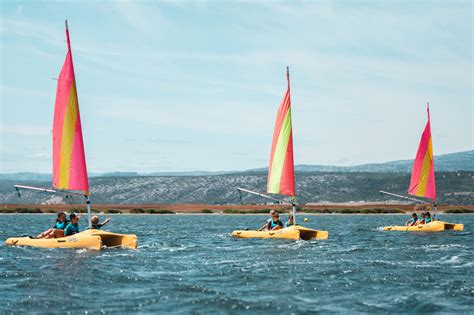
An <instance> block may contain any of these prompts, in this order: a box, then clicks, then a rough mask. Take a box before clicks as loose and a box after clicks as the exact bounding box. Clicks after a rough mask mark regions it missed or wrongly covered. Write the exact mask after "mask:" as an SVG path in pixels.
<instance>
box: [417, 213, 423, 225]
mask: <svg viewBox="0 0 474 315" xmlns="http://www.w3.org/2000/svg"><path fill="white" fill-rule="evenodd" d="M420 224H425V213H424V212H422V213H421V214H420V218H419V219H418V221H417V222H416V223H415V225H420Z"/></svg>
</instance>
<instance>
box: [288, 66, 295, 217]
mask: <svg viewBox="0 0 474 315" xmlns="http://www.w3.org/2000/svg"><path fill="white" fill-rule="evenodd" d="M286 81H287V83H288V99H291V98H290V67H288V66H286ZM292 129H293V126H292ZM292 133H293V130H292ZM292 144H293V143H292ZM294 168H295V165H294V163H293V173H294ZM293 176H294V175H293ZM291 206H292V210H293V224H296V189H295V195H294V196H292V197H291Z"/></svg>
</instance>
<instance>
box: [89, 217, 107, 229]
mask: <svg viewBox="0 0 474 315" xmlns="http://www.w3.org/2000/svg"><path fill="white" fill-rule="evenodd" d="M109 222H110V219H109V218H107V219H105V220H104V222H102V223H99V217H98V216H96V215H95V216H93V217H92V218H91V223H92V227H91V228H92V229H96V230H100V228H101V227H103V226H104V225H106V224H107V223H109Z"/></svg>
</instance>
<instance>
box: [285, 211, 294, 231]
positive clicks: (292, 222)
mask: <svg viewBox="0 0 474 315" xmlns="http://www.w3.org/2000/svg"><path fill="white" fill-rule="evenodd" d="M292 225H295V219H294V218H293V213H291V212H290V213H288V221H286V223H285V227H286V228H287V227H290V226H292Z"/></svg>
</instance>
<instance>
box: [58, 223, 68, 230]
mask: <svg viewBox="0 0 474 315" xmlns="http://www.w3.org/2000/svg"><path fill="white" fill-rule="evenodd" d="M68 224H69V222H68V221H64V222H56V224H55V225H54V228H55V229H58V230H64V229H65V228H66V226H67V225H68Z"/></svg>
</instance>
